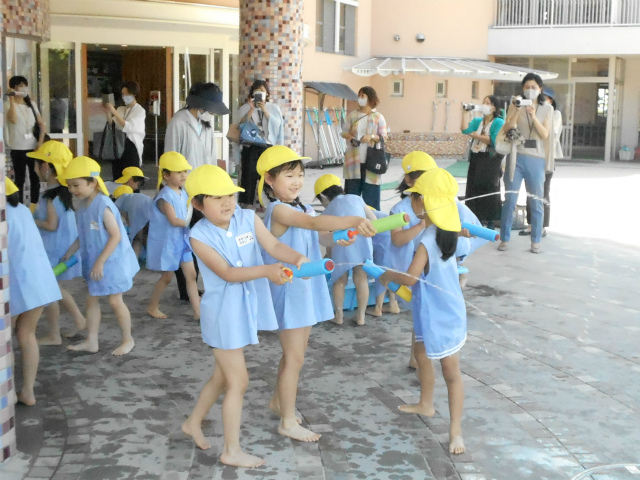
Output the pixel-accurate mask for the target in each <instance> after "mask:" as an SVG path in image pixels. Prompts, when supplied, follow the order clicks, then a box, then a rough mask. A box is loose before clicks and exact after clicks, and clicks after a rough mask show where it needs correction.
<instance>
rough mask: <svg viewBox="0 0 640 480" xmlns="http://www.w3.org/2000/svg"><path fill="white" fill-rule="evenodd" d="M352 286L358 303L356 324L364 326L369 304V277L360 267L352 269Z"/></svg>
mask: <svg viewBox="0 0 640 480" xmlns="http://www.w3.org/2000/svg"><path fill="white" fill-rule="evenodd" d="M353 284H354V286H355V287H356V299H357V301H358V314H357V316H356V323H357V324H358V325H364V316H365V313H366V310H367V303H369V277H367V274H366V273H365V271H364V270H363V269H362V267H361V266H359V265H358V266H357V267H353Z"/></svg>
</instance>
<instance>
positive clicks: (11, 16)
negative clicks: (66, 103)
mask: <svg viewBox="0 0 640 480" xmlns="http://www.w3.org/2000/svg"><path fill="white" fill-rule="evenodd" d="M0 8H1V11H2V22H1V23H0V38H3V35H7V36H21V37H23V38H29V39H32V40H36V41H45V40H48V39H49V35H50V34H49V32H50V30H49V29H50V17H49V0H1V4H0ZM0 47H1V48H2V49H4V45H2V44H0ZM1 67H2V68H0V73H1V75H0V82H2V83H0V85H1V86H2V88H1V89H0V96H1V95H2V93H3V92H4V89H5V88H6V85H5V84H4V82H5V81H6V78H5V77H6V70H5V66H4V65H1ZM3 123H4V112H3V104H2V102H0V182H1V183H0V462H4V461H5V460H7V459H8V458H9V457H11V456H13V455H14V454H15V453H16V431H15V406H14V399H15V397H16V393H15V384H14V380H13V351H12V348H11V316H10V315H9V277H8V276H7V273H8V271H9V268H8V267H9V260H8V258H7V222H6V217H5V205H6V196H5V189H4V176H5V150H4V139H3V128H2V127H3Z"/></svg>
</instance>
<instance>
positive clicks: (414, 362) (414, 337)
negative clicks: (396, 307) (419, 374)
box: [409, 331, 418, 369]
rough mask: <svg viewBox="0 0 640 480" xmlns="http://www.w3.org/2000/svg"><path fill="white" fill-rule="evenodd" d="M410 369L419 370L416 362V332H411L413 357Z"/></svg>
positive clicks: (410, 358) (410, 361) (410, 360)
mask: <svg viewBox="0 0 640 480" xmlns="http://www.w3.org/2000/svg"><path fill="white" fill-rule="evenodd" d="M409 368H414V369H416V368H418V361H417V360H416V332H414V331H412V332H411V356H410V357H409Z"/></svg>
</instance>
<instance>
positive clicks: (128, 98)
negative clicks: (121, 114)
mask: <svg viewBox="0 0 640 480" xmlns="http://www.w3.org/2000/svg"><path fill="white" fill-rule="evenodd" d="M133 100H134V98H133V95H123V96H122V101H123V102H124V104H125V105H129V104H130V103H131V102H133Z"/></svg>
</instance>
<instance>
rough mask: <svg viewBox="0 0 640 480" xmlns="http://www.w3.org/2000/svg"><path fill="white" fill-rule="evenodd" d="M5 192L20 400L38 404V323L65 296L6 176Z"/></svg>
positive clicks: (30, 222) (23, 208)
mask: <svg viewBox="0 0 640 480" xmlns="http://www.w3.org/2000/svg"><path fill="white" fill-rule="evenodd" d="M5 193H6V194H7V208H6V218H7V230H8V233H7V236H8V242H7V256H8V257H9V291H10V292H11V298H10V299H9V313H10V314H11V324H12V326H13V327H15V328H16V330H17V335H18V343H19V344H20V349H21V350H22V390H21V391H20V393H19V394H18V400H19V401H20V402H22V403H24V404H25V405H35V403H36V397H35V394H34V392H33V387H34V384H35V381H36V374H37V373H38V363H39V361H40V352H39V350H38V342H37V340H36V326H37V325H38V320H39V319H40V315H41V314H42V308H43V306H45V305H48V304H49V303H51V302H56V301H58V300H60V298H62V297H61V295H60V289H59V288H58V284H57V283H56V277H55V275H54V274H53V270H52V269H51V267H50V266H49V259H48V258H47V252H46V251H45V249H44V245H43V243H42V239H41V238H40V235H39V234H38V229H37V227H36V225H35V223H34V221H33V217H32V216H31V212H30V211H29V209H28V208H27V207H25V206H24V205H22V204H21V203H20V194H19V191H18V187H16V185H15V184H14V183H13V182H12V181H11V180H9V179H8V178H5Z"/></svg>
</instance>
